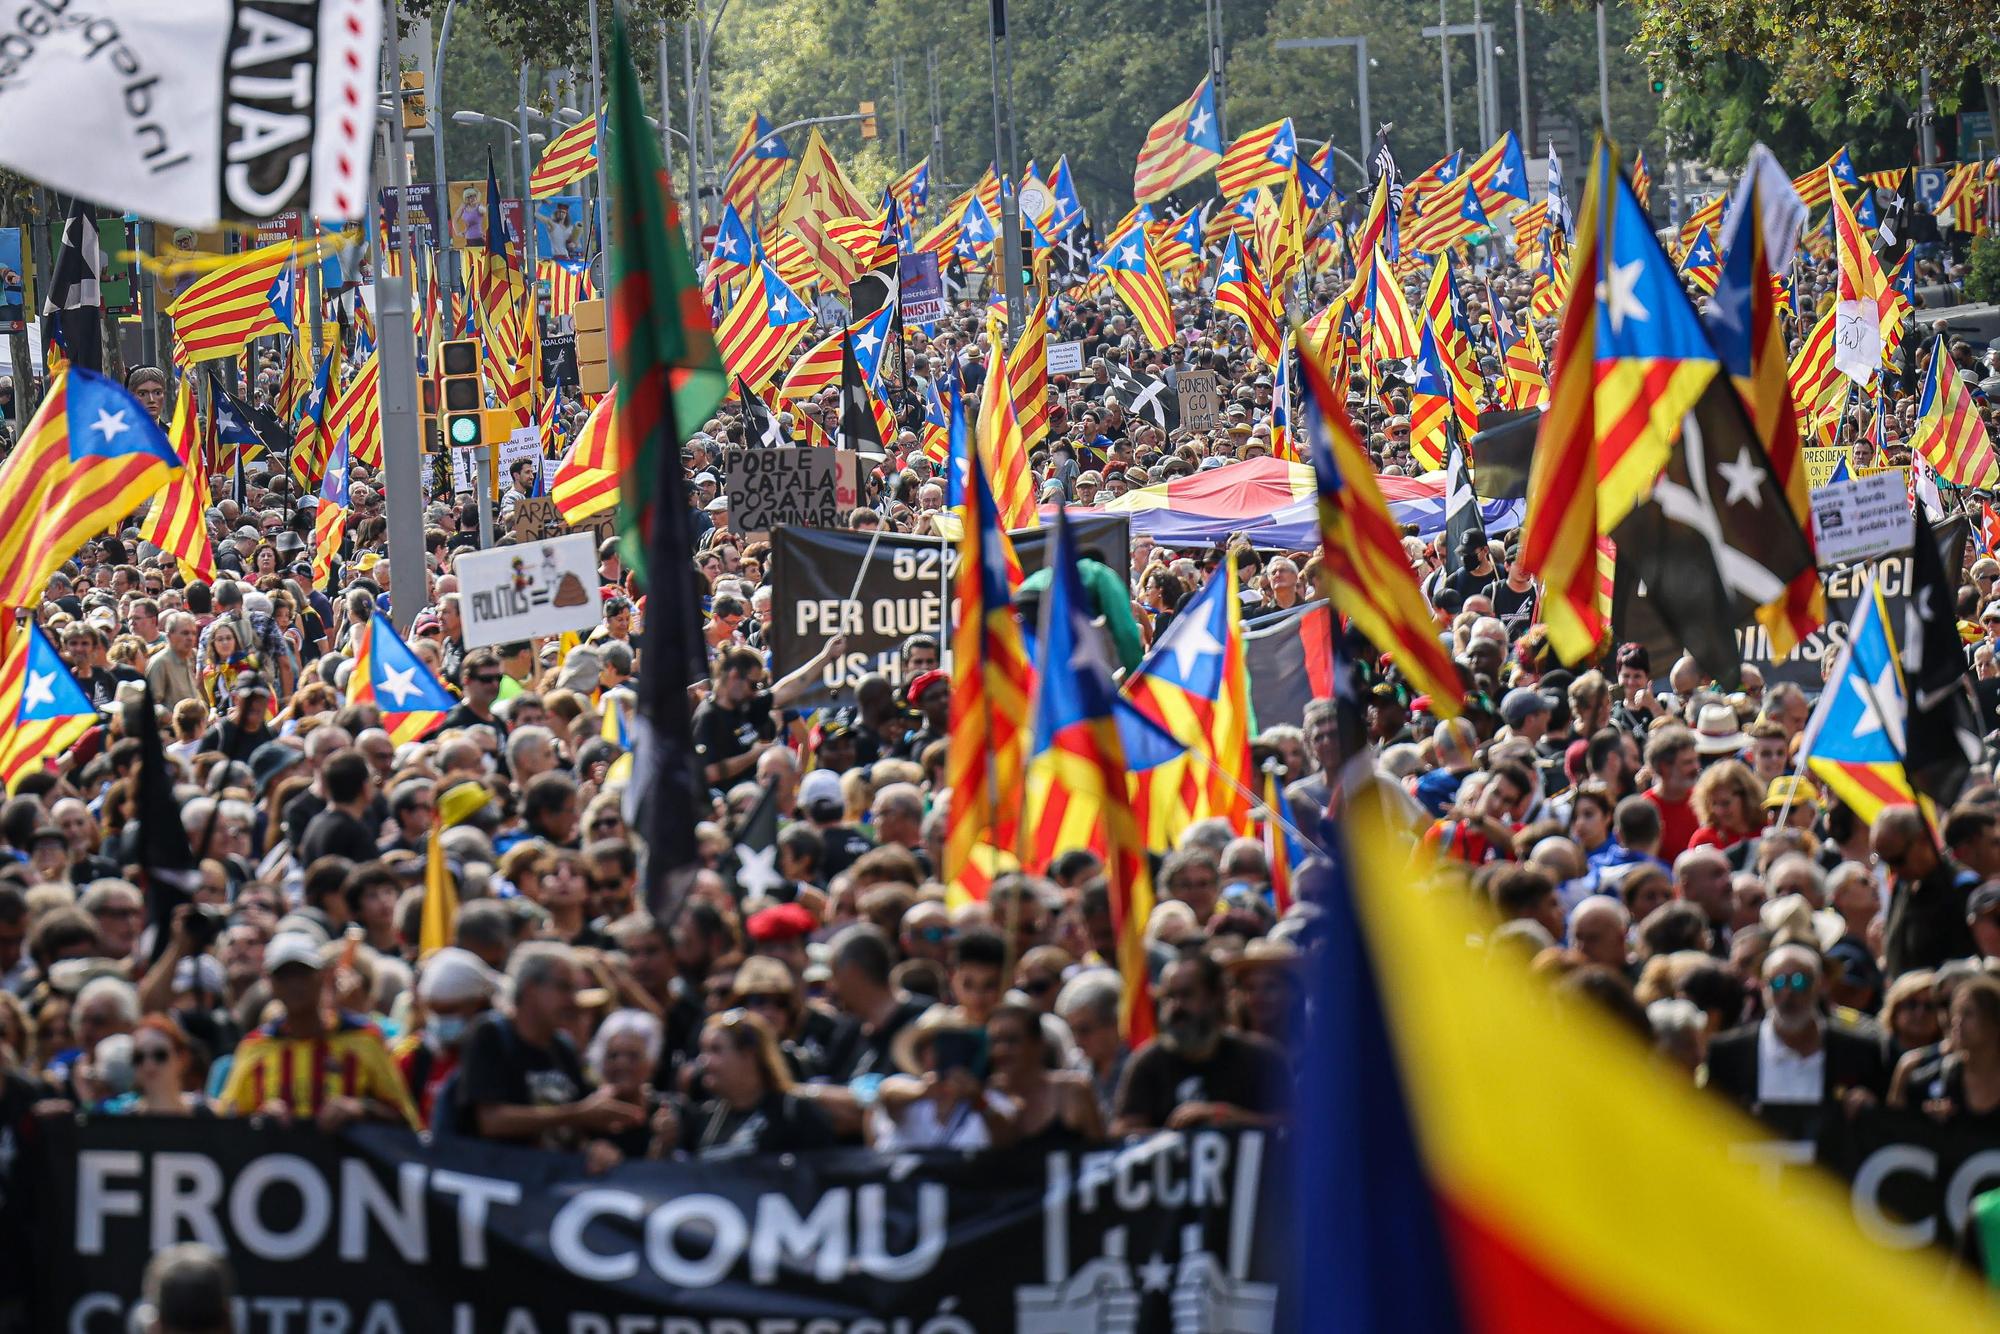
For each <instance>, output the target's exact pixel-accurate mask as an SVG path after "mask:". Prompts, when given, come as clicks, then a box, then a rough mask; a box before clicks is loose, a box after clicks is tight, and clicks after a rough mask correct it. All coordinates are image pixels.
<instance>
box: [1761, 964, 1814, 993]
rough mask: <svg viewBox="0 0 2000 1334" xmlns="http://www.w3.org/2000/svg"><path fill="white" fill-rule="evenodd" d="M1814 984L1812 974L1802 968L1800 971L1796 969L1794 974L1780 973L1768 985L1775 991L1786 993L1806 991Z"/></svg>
mask: <svg viewBox="0 0 2000 1334" xmlns="http://www.w3.org/2000/svg"><path fill="white" fill-rule="evenodd" d="M1812 983H1813V977H1812V974H1811V973H1808V972H1806V971H1805V970H1804V969H1803V968H1800V969H1794V970H1793V971H1792V972H1789V973H1779V974H1778V975H1777V976H1776V977H1774V978H1772V979H1771V980H1770V982H1769V984H1768V985H1769V986H1770V988H1771V990H1773V991H1778V992H1784V991H1804V990H1805V989H1806V988H1807V987H1810V986H1811V985H1812Z"/></svg>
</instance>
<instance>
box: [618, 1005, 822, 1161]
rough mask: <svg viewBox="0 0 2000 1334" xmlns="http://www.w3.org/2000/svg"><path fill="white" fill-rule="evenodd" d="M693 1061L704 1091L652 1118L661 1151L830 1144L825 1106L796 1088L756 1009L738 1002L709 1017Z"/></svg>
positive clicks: (723, 1153) (743, 1152) (741, 1153)
mask: <svg viewBox="0 0 2000 1334" xmlns="http://www.w3.org/2000/svg"><path fill="white" fill-rule="evenodd" d="M695 1067H696V1074H697V1076H698V1078H699V1081H700V1082H701V1083H702V1084H703V1085H704V1086H706V1088H707V1089H708V1091H709V1097H707V1098H706V1099H704V1100H702V1101H700V1102H696V1103H693V1104H691V1105H688V1106H686V1107H683V1108H681V1109H678V1110H676V1111H668V1112H664V1113H662V1114H661V1115H660V1116H659V1117H658V1118H656V1120H655V1122H654V1128H655V1130H656V1132H657V1134H658V1141H657V1147H658V1149H659V1151H660V1154H661V1155H662V1156H664V1155H665V1154H669V1153H671V1154H675V1155H678V1156H681V1157H688V1158H699V1159H702V1160H704V1161H715V1160H719V1159H726V1158H744V1157H749V1156H751V1155H753V1154H768V1153H800V1152H804V1151H806V1150H809V1149H825V1148H831V1147H832V1146H833V1144H834V1134H833V1126H832V1125H831V1123H829V1122H828V1120H827V1118H826V1113H824V1112H823V1111H821V1110H820V1109H819V1107H818V1105H817V1104H815V1103H814V1101H813V1100H812V1099H811V1098H809V1097H806V1096H804V1095H803V1094H801V1093H800V1092H798V1090H797V1089H796V1088H795V1087H794V1084H793V1080H792V1074H791V1071H790V1070H789V1069H787V1068H786V1066H785V1058H784V1056H783V1055H782V1054H780V1052H779V1051H778V1039H777V1036H776V1035H775V1034H774V1033H773V1032H772V1029H771V1025H770V1024H769V1023H768V1022H766V1021H765V1019H764V1017H763V1016H762V1015H760V1014H756V1013H754V1012H752V1011H750V1010H747V1009H741V1008H739V1009H734V1010H724V1011H723V1012H722V1013H721V1014H718V1015H712V1016H710V1018H709V1020H708V1022H707V1023H706V1024H704V1025H703V1026H702V1030H701V1043H700V1055H699V1056H698V1057H697V1058H696V1062H695Z"/></svg>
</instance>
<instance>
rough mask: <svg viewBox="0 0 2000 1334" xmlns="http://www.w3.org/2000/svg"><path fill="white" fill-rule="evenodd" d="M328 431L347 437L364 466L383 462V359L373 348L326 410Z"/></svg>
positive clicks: (377, 465) (372, 466)
mask: <svg viewBox="0 0 2000 1334" xmlns="http://www.w3.org/2000/svg"><path fill="white" fill-rule="evenodd" d="M327 431H328V433H329V434H330V435H332V436H333V437H334V438H335V439H339V438H340V437H341V436H343V435H344V436H346V437H347V443H348V448H349V449H350V450H351V451H352V452H353V457H354V461H355V462H356V463H359V464H360V465H361V466H362V467H364V468H379V467H381V466H382V363H381V358H380V354H379V353H378V352H370V353H369V354H368V356H367V358H366V360H364V361H363V362H362V363H361V366H360V369H358V370H356V371H355V372H354V375H353V378H351V379H350V380H348V382H347V385H346V387H345V388H343V389H342V390H341V391H340V392H339V394H337V395H336V396H335V397H334V400H333V404H332V406H331V407H330V408H329V409H328V410H327Z"/></svg>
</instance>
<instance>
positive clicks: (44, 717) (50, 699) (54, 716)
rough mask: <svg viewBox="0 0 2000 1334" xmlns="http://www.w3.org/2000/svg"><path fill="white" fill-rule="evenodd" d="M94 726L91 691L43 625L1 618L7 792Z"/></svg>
mask: <svg viewBox="0 0 2000 1334" xmlns="http://www.w3.org/2000/svg"><path fill="white" fill-rule="evenodd" d="M96 725H97V709H96V707H95V706H94V705H93V704H92V703H91V700H90V695H89V694H88V693H87V692H85V690H84V688H83V687H82V686H81V685H79V684H78V683H77V680H76V677H75V676H73V675H71V674H70V670H69V666H68V664H66V663H65V662H64V661H63V660H62V657H61V655H60V654H58V653H57V652H56V649H55V645H53V644H51V643H50V642H49V640H48V636H47V635H45V634H43V633H42V627H41V626H40V625H38V624H36V623H35V622H34V621H33V620H28V621H24V622H21V623H19V624H16V623H15V620H14V618H13V617H12V616H11V615H9V616H6V617H0V781H4V782H5V784H6V788H7V791H9V792H12V791H13V790H14V787H15V785H16V784H17V783H18V782H19V781H20V780H21V779H22V778H24V777H26V776H27V775H28V774H30V773H35V772H37V771H39V770H40V769H41V768H42V767H43V765H44V764H45V762H46V761H48V760H49V759H50V758H52V757H54V756H57V755H60V754H62V752H63V751H64V750H65V749H66V748H67V747H68V746H69V745H70V744H71V743H72V742H74V741H75V740H76V739H77V738H78V737H80V736H82V735H83V734H84V733H85V732H87V731H89V730H90V729H91V728H92V727H95V726H96Z"/></svg>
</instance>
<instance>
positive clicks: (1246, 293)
mask: <svg viewBox="0 0 2000 1334" xmlns="http://www.w3.org/2000/svg"><path fill="white" fill-rule="evenodd" d="M1215 308H1216V309H1217V310H1226V311H1228V312H1229V313H1230V314H1232V315H1234V316H1236V317H1237V318H1238V319H1240V320H1242V321H1243V323H1244V324H1245V325H1247V326H1249V329H1250V351H1251V352H1252V353H1253V354H1255V356H1256V357H1257V359H1258V360H1259V361H1261V362H1263V363H1264V364H1265V365H1266V366H1276V365H1277V364H1278V358H1279V357H1280V356H1282V355H1283V352H1282V350H1281V347H1280V344H1279V341H1278V312H1277V310H1276V308H1275V307H1274V305H1273V304H1272V301H1271V289H1270V288H1269V287H1268V286H1266V285H1265V283H1264V275H1262V274H1261V273H1259V272H1257V264H1256V260H1255V259H1254V258H1252V256H1251V254H1250V252H1249V251H1248V250H1246V249H1244V248H1243V245H1242V244H1241V243H1240V242H1239V241H1238V240H1237V239H1236V238H1235V237H1234V236H1232V237H1230V238H1229V244H1228V245H1227V246H1225V247H1224V248H1223V251H1222V265H1221V267H1220V268H1218V269H1217V270H1216V271H1215Z"/></svg>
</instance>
